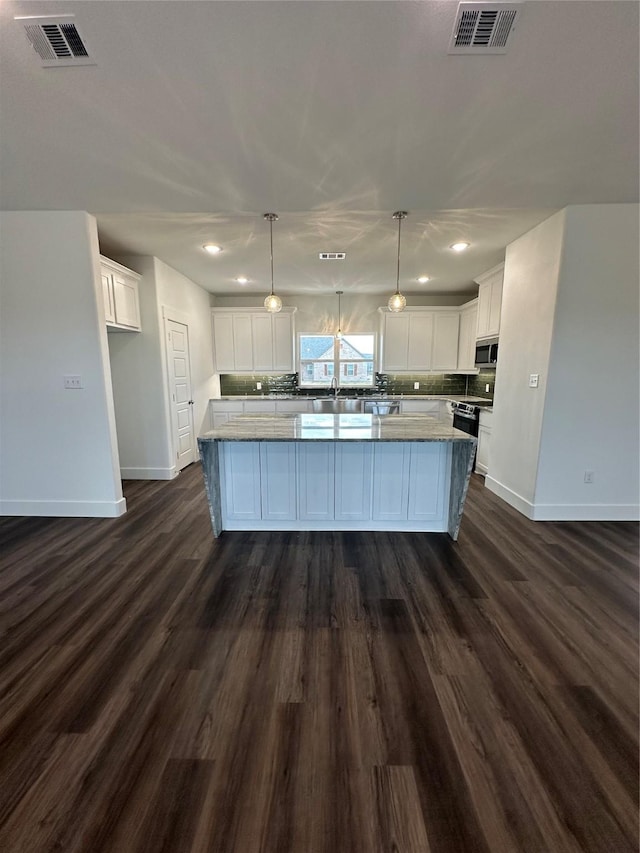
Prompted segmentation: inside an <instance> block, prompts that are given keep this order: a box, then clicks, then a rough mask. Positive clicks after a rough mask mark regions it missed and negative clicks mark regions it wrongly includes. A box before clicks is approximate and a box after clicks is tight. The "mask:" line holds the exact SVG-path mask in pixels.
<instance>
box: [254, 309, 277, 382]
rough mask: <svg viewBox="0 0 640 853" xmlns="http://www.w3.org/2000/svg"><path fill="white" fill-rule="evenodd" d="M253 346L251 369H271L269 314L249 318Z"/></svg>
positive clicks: (271, 346)
mask: <svg viewBox="0 0 640 853" xmlns="http://www.w3.org/2000/svg"><path fill="white" fill-rule="evenodd" d="M251 334H252V344H253V369H254V370H272V369H273V329H272V323H271V316H270V315H269V314H266V313H265V314H264V315H261V314H254V315H253V316H252V317H251Z"/></svg>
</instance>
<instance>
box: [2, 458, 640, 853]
mask: <svg viewBox="0 0 640 853" xmlns="http://www.w3.org/2000/svg"><path fill="white" fill-rule="evenodd" d="M125 493H126V497H127V503H128V506H129V512H128V513H127V514H126V515H125V516H123V517H122V518H120V519H112V520H107V519H100V520H98V519H96V520H94V519H89V520H87V519H84V520H83V519H18V518H6V519H1V520H0V538H1V541H2V554H1V560H0V850H2V851H3V853H4V851H8V853H45V851H47V853H48V852H49V851H51V853H53V851H61V853H107V851H109V853H378V851H379V853H383V851H384V853H392V851H394V853H529V851H531V853H534V851H535V853H581V851H590V852H591V851H592V852H593V853H627V851H636V850H637V833H638V823H637V814H638V678H637V675H638V652H637V649H638V526H637V525H636V524H631V523H544V524H541V523H538V524H534V523H533V522H529V521H527V520H526V519H525V518H523V517H522V516H520V515H519V514H517V513H516V512H515V511H513V510H511V509H510V508H509V507H508V506H507V505H506V504H504V503H503V502H502V501H500V500H499V499H498V498H496V497H495V496H494V495H492V494H491V493H489V492H488V491H487V490H486V489H484V487H483V482H482V480H481V479H480V478H478V477H474V478H473V482H472V484H471V489H470V494H469V498H468V502H467V510H466V513H465V516H464V518H463V521H462V528H461V533H460V539H459V541H458V543H457V544H456V543H453V542H451V540H450V539H449V538H448V537H447V536H446V535H443V534H398V533H394V534H387V533H331V532H329V533H227V534H224V536H223V537H222V538H221V539H219V540H217V541H214V540H213V539H212V536H211V531H210V527H209V520H208V514H207V506H206V501H205V496H204V488H203V484H202V475H201V471H200V469H199V467H198V466H197V465H193V466H191V467H190V468H188V469H187V470H185V471H184V472H183V473H182V474H181V476H180V477H179V478H177V479H176V480H174V481H172V482H165V483H158V482H129V483H126V484H125Z"/></svg>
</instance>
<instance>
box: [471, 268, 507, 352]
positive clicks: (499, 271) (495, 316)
mask: <svg viewBox="0 0 640 853" xmlns="http://www.w3.org/2000/svg"><path fill="white" fill-rule="evenodd" d="M503 275H504V264H499V265H498V266H497V267H493V269H490V270H488V271H487V272H486V273H483V274H482V275H481V276H478V278H477V279H476V282H477V283H478V323H477V327H476V337H477V338H495V337H497V336H498V335H499V333H500V309H501V307H502V280H503Z"/></svg>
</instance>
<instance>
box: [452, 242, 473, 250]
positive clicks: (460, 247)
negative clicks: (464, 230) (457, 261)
mask: <svg viewBox="0 0 640 853" xmlns="http://www.w3.org/2000/svg"><path fill="white" fill-rule="evenodd" d="M470 245H471V244H470V243H452V244H451V245H450V246H449V248H450V249H453V251H454V252H464V250H465V249H468V248H469V246H470Z"/></svg>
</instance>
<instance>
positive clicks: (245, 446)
mask: <svg viewBox="0 0 640 853" xmlns="http://www.w3.org/2000/svg"><path fill="white" fill-rule="evenodd" d="M221 447H222V460H221V462H222V466H221V467H222V472H221V474H222V478H223V483H224V487H223V488H222V490H221V492H222V500H223V510H222V511H223V513H224V515H225V517H226V518H228V519H229V520H231V521H249V520H251V521H253V520H254V519H255V520H257V519H260V518H261V517H262V507H261V500H260V498H261V492H260V443H259V442H257V441H237V442H223V443H222V445H221Z"/></svg>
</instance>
